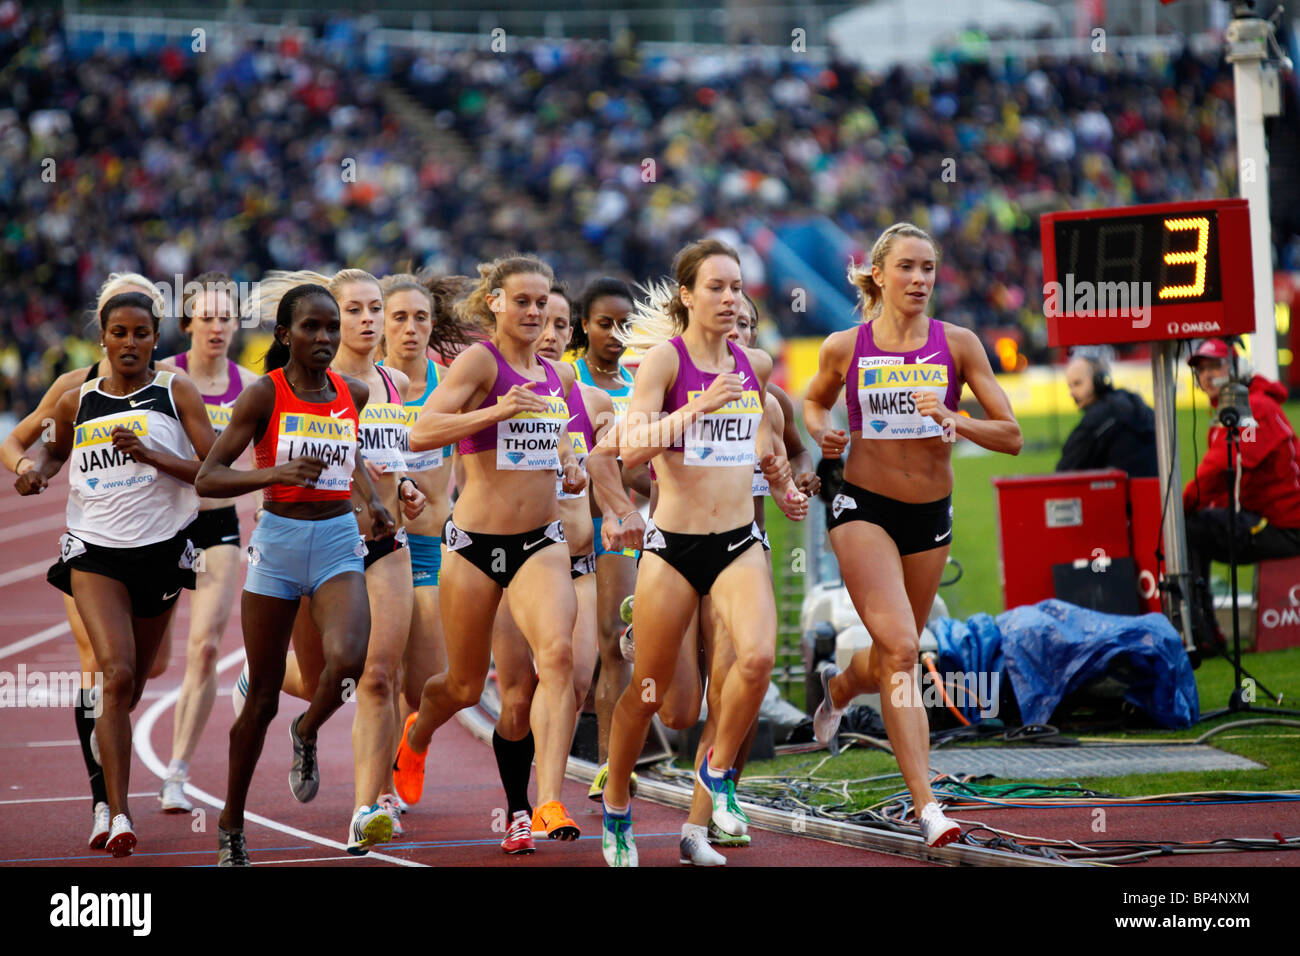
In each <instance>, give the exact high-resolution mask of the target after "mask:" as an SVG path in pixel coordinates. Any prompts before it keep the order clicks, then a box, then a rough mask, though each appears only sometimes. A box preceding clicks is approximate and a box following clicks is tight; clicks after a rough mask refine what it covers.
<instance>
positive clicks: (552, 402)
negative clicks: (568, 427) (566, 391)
mask: <svg viewBox="0 0 1300 956" xmlns="http://www.w3.org/2000/svg"><path fill="white" fill-rule="evenodd" d="M538 398H544V399H546V411H544V412H521V413H520V414H518V415H514V416H512V417H513V418H563V419H564V420H565V421H566V422H567V421H568V420H569V405H568V403H567V402H565V400H564V396H563V395H539V396H538Z"/></svg>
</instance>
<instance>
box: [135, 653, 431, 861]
mask: <svg viewBox="0 0 1300 956" xmlns="http://www.w3.org/2000/svg"><path fill="white" fill-rule="evenodd" d="M243 660H244V651H243V649H242V648H241V649H239V650H237V651H231V652H230V653H229V654H227V655H226V656H225V657H223V658H221V660H219V661H217V673H218V674H220V673H221V672H222V671H226V670H229V669H230V668H232V667H234V666H235V665H236V664H239V663H242V662H243ZM180 696H181V691H180V688H179V687H178V688H176V690H173V691H168V692H167V693H166V694H164V695H163V696H162V697H160V698H158V700H157V701H155V702H154V704H153V706H151V707H150V708H149V709H148V710H147V711H145V712H144V714H143V715H142V716H141V717H140V719H139V721H137V722H136V725H135V733H134V735H133V737H134V741H133V743H134V747H135V752H136V754H137V755H138V756H139V757H140V759H141V760H142V761H144V765H145V766H146V767H148V768H149V772H150V773H152V774H153V775H154V776H156V777H157V778H158V779H159V780H165V779H166V777H167V765H166V764H165V763H163V762H162V761H161V760H159V759H158V755H157V754H156V753H154V749H153V742H152V741H151V740H150V739H149V738H150V734H151V733H152V731H153V725H154V724H155V723H157V721H158V718H159V717H160V716H161V715H162V712H163V711H164V710H166V709H167V708H168V707H170V706H171V705H172V704H174V703H176V701H177V699H178V698H179V697H180ZM185 792H186V793H188V794H189V795H190V796H192V797H196V798H197V799H199V800H202V801H203V802H204V803H206V804H208V805H209V806H213V807H216V808H217V809H218V810H220V809H221V808H222V807H224V806H225V801H224V800H221V799H219V798H218V797H214V796H213V795H212V794H210V793H208V792H206V791H204V790H200V789H199V788H198V787H196V786H194V784H192V783H187V784H186V785H185ZM244 819H245V820H252V821H253V822H254V823H258V824H261V825H262V826H264V827H269V828H270V829H272V830H278V831H280V832H281V833H287V834H288V835H289V836H295V837H297V838H298V839H300V840H310V841H311V842H312V843H317V844H320V845H321V846H326V847H329V848H331V849H334V850H344V851H346V850H347V844H345V843H339V842H337V841H336V840H331V839H329V838H328V837H323V836H317V835H316V834H315V833H308V832H307V831H306V830H299V829H298V828H297V827H291V826H289V825H288V824H285V823H279V822H277V821H275V820H272V819H270V818H269V817H264V816H261V815H260V814H257V813H249V812H247V811H245V812H244ZM366 858H367V859H372V860H382V861H384V862H385V863H395V864H397V865H398V866H419V867H422V866H426V865H427V864H424V863H417V862H416V861H414V860H403V859H401V858H400V857H396V856H389V855H388V854H386V853H376V852H375V851H374V850H371V851H370V852H369V853H368V854H366ZM340 859H343V858H342V857H340ZM348 859H352V857H348ZM274 862H277V863H278V862H281V861H279V860H276V861H274ZM303 862H309V861H303Z"/></svg>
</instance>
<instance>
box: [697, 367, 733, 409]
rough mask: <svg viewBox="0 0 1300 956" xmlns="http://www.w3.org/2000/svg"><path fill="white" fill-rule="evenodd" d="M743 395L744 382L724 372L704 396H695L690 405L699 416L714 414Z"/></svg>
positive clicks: (705, 391) (707, 389) (712, 383)
mask: <svg viewBox="0 0 1300 956" xmlns="http://www.w3.org/2000/svg"><path fill="white" fill-rule="evenodd" d="M743 394H745V380H744V379H743V378H741V377H740V376H739V375H737V374H736V373H735V372H725V373H723V374H721V375H719V376H717V377H716V378H714V380H713V381H712V382H711V383H710V384H709V387H708V388H706V389H705V390H704V394H702V395H697V396H696V397H695V399H694V400H692V402H691V404H692V405H694V406H695V410H696V411H697V412H699V413H700V414H701V415H707V414H709V413H710V412H716V411H717V410H718V409H719V408H721V407H722V406H723V405H726V404H727V403H728V402H734V401H735V400H736V399H738V398H740V396H741V395H743Z"/></svg>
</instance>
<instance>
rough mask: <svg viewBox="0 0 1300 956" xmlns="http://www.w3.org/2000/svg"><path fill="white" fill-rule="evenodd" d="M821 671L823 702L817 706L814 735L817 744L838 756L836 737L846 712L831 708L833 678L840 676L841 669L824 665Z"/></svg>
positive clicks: (814, 717)
mask: <svg viewBox="0 0 1300 956" xmlns="http://www.w3.org/2000/svg"><path fill="white" fill-rule="evenodd" d="M819 670H820V671H821V679H822V702H821V703H820V704H818V705H817V711H816V713H814V714H813V735H814V736H815V737H816V738H817V742H818V743H819V744H821V745H822V746H823V747H827V748H829V749H830V752H831V753H832V754H838V753H839V752H840V748H839V743H838V742H837V741H836V739H835V735H836V734H837V733H838V732H839V729H840V719H841V718H842V717H843V716H844V711H842V710H836V709H835V708H834V707H833V706H831V678H832V677H834V676H835V675H836V674H838V673H839V672H840V669H839V668H838V667H836V666H835V665H834V664H822V666H821V667H820V668H819Z"/></svg>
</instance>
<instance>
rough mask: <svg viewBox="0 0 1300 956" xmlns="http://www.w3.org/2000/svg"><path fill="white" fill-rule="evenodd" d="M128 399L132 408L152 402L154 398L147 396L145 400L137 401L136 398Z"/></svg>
mask: <svg viewBox="0 0 1300 956" xmlns="http://www.w3.org/2000/svg"><path fill="white" fill-rule="evenodd" d="M127 401H128V402H130V403H131V407H132V408H139V407H140V406H141V405H148V404H150V403H151V402H152V401H153V399H152V398H146V399H145V400H144V401H143V402H137V401H136V400H135V399H134V398H128V399H127Z"/></svg>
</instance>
